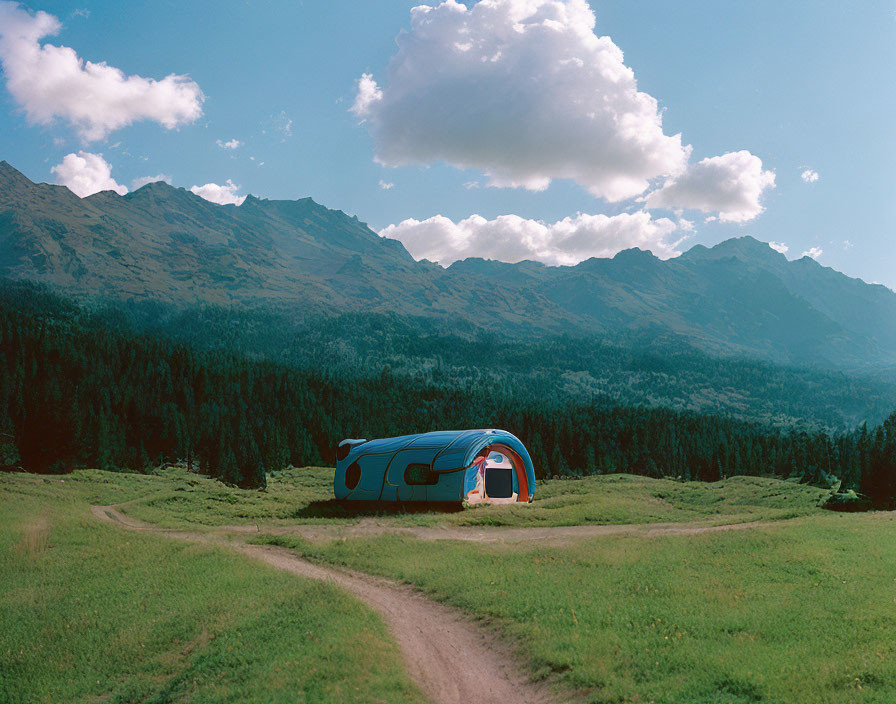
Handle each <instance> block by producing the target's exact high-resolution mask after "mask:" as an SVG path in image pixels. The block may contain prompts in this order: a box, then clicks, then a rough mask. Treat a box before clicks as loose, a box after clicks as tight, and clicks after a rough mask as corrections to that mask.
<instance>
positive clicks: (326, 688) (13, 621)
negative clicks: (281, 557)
mask: <svg viewBox="0 0 896 704" xmlns="http://www.w3.org/2000/svg"><path fill="white" fill-rule="evenodd" d="M169 481H173V480H169ZM158 485H159V478H157V477H145V476H139V475H116V474H109V473H104V472H83V473H80V472H79V473H76V474H74V475H70V476H67V477H63V478H55V477H53V478H49V477H46V478H45V477H35V476H26V475H4V474H0V624H2V628H0V702H3V703H4V704H5V703H6V702H9V703H13V702H48V703H54V704H55V703H56V702H89V703H100V702H104V703H105V702H110V703H115V702H122V703H123V702H146V703H147V704H149V703H153V704H161V703H163V702H172V703H173V702H191V703H201V702H235V703H236V702H247V701H252V702H271V703H274V702H295V701H301V702H309V703H310V702H334V701H368V702H374V701H375V702H412V701H420V700H421V697H420V694H419V692H418V691H417V690H416V688H415V687H414V685H412V684H411V683H410V682H409V680H408V678H407V676H406V674H405V672H404V669H403V666H402V663H401V660H400V655H399V653H398V651H397V648H396V646H395V644H394V643H393V642H392V641H391V639H390V637H389V634H388V633H387V631H386V629H385V627H384V625H383V623H382V621H381V620H380V619H379V617H378V616H376V615H375V614H374V613H372V612H371V611H369V610H368V609H366V608H365V607H363V606H362V605H361V604H359V602H357V601H355V600H354V599H351V598H350V597H348V596H346V595H345V594H344V593H343V592H341V591H340V590H338V589H336V588H334V587H332V586H329V585H326V584H322V583H319V582H313V581H310V580H302V579H299V578H297V577H295V576H293V575H287V574H285V573H281V572H278V571H276V570H273V569H270V568H267V567H265V566H262V565H259V564H257V563H255V562H253V561H251V560H249V559H247V558H245V557H243V556H239V555H237V554H235V553H230V552H228V551H226V550H225V549H221V548H212V547H207V546H199V545H194V544H188V543H181V542H178V541H174V540H170V539H167V538H164V537H160V536H154V535H148V534H139V533H133V532H129V531H125V530H122V529H120V528H118V527H115V526H111V525H106V524H103V523H100V522H99V521H98V520H96V519H95V518H93V517H92V516H91V515H90V513H89V505H90V504H92V503H115V502H119V501H127V500H131V499H135V498H137V497H139V496H145V495H146V494H147V493H152V492H156V491H158V489H159V486H158Z"/></svg>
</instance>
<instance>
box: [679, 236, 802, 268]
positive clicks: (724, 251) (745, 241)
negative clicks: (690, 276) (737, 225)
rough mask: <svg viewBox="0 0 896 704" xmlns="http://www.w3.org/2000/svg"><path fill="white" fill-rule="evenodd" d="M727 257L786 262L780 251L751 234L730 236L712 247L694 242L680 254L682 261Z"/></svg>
mask: <svg viewBox="0 0 896 704" xmlns="http://www.w3.org/2000/svg"><path fill="white" fill-rule="evenodd" d="M728 257H734V258H736V259H739V260H741V261H743V262H746V263H748V264H750V263H762V264H774V265H779V264H785V263H786V262H787V257H785V256H784V255H783V254H781V252H778V251H776V250H774V249H772V247H771V245H770V244H769V243H768V242H762V241H761V240H757V239H756V238H755V237H753V236H751V235H744V236H743V237H732V238H731V239H728V240H724V241H722V242H719V243H718V244H717V245H715V246H713V247H705V246H703V245H702V244H696V245H694V246H693V247H691V248H690V249H689V250H688V251H687V252H685V253H684V254H683V255H682V259H683V260H684V261H688V260H691V261H697V260H709V259H724V258H728Z"/></svg>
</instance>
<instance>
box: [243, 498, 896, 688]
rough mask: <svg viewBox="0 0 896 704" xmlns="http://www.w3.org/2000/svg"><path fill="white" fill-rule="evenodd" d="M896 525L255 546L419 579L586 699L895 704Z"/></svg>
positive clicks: (888, 518) (873, 521)
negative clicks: (546, 542) (556, 541)
mask: <svg viewBox="0 0 896 704" xmlns="http://www.w3.org/2000/svg"><path fill="white" fill-rule="evenodd" d="M894 530H896V518H894V517H893V516H892V515H887V514H879V515H876V516H875V515H864V516H838V515H827V514H826V515H819V516H813V517H807V518H801V519H799V520H797V521H793V522H789V523H786V524H780V525H778V526H773V527H771V528H762V529H750V530H746V531H731V532H723V533H713V534H704V535H691V536H681V535H679V536H665V537H656V538H645V537H636V536H625V537H622V536H615V537H602V538H599V539H589V540H579V541H576V542H574V543H571V544H569V545H567V546H565V547H539V546H538V545H535V544H514V545H508V546H505V545H501V544H471V543H461V542H452V541H438V542H435V543H431V542H430V543H425V544H421V543H419V542H416V541H414V540H412V539H408V538H403V537H399V536H383V537H380V538H370V539H349V540H338V541H334V542H331V543H329V544H326V545H319V544H311V543H308V542H305V541H303V540H302V539H300V538H297V537H295V536H282V537H277V538H260V539H259V542H273V543H277V544H280V545H285V546H287V547H291V548H293V549H295V550H296V551H298V552H299V553H300V554H302V555H304V556H305V557H307V558H309V559H312V560H317V561H321V562H327V563H332V564H337V565H344V566H347V567H351V568H353V569H358V570H363V571H365V572H370V573H375V574H381V575H384V576H388V577H392V578H395V579H399V580H402V581H406V582H408V583H411V584H414V585H416V586H417V587H419V588H420V589H422V590H423V591H425V592H427V593H429V594H430V595H432V596H433V597H435V598H436V599H438V600H441V601H445V602H447V603H450V604H453V605H455V606H457V607H459V608H461V609H463V610H465V611H467V612H469V613H471V614H474V615H476V616H477V617H479V618H482V619H485V620H487V621H489V622H490V623H492V624H493V625H495V626H497V627H498V628H499V629H500V630H501V631H502V632H504V633H505V634H506V635H507V636H508V638H509V640H510V641H511V642H514V643H519V644H520V647H521V650H522V653H523V655H524V656H525V658H526V659H527V660H528V661H529V662H530V664H531V668H532V671H533V672H534V673H536V675H537V676H547V675H549V674H554V675H556V676H558V677H559V678H560V681H561V683H562V684H564V685H566V686H568V687H571V688H574V689H577V690H584V691H587V692H588V698H587V700H588V701H590V702H595V703H597V702H601V703H607V704H609V703H611V702H614V703H621V702H632V703H634V702H641V703H644V702H655V703H656V704H748V703H755V702H781V703H793V704H816V703H817V704H822V703H824V704H828V703H830V704H851V703H856V704H858V703H863V704H870V703H872V702H874V703H881V704H883V703H884V702H888V703H892V702H894V701H896V639H894V634H896V541H894V540H893V535H894Z"/></svg>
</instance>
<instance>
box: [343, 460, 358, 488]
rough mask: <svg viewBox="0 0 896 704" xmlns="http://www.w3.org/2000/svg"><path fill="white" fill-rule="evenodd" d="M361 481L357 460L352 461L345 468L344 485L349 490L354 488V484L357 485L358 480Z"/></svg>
mask: <svg viewBox="0 0 896 704" xmlns="http://www.w3.org/2000/svg"><path fill="white" fill-rule="evenodd" d="M360 481H361V467H360V466H359V465H358V463H357V462H352V463H351V464H350V465H349V466H348V469H346V470H345V487H346V489H348V490H349V491H352V490H354V488H355V487H356V486H358V482H360Z"/></svg>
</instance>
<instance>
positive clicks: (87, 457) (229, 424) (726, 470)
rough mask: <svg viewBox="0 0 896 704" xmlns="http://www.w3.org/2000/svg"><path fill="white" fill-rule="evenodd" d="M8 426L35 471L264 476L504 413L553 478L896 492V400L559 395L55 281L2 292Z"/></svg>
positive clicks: (0, 369) (486, 422) (0, 344)
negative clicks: (231, 341) (239, 347)
mask: <svg viewBox="0 0 896 704" xmlns="http://www.w3.org/2000/svg"><path fill="white" fill-rule="evenodd" d="M0 349H2V357H0V432H2V433H5V434H6V436H8V437H10V438H12V442H13V443H14V445H15V448H16V451H17V453H18V456H19V462H20V463H21V465H22V466H23V467H24V468H25V469H27V470H29V471H35V472H67V471H71V470H72V469H74V468H77V467H100V468H105V469H134V470H144V469H146V468H148V467H153V466H157V465H159V464H161V463H163V462H168V461H175V460H183V461H186V462H188V463H190V465H191V466H192V467H193V468H194V469H195V470H196V471H200V472H202V473H205V474H208V475H210V476H212V477H217V478H220V479H221V480H222V481H225V482H227V483H229V484H233V485H238V486H241V487H245V488H254V487H261V486H264V484H265V477H266V474H267V473H268V472H270V471H272V470H277V469H281V468H283V467H285V466H288V465H293V466H306V465H315V464H321V463H327V464H332V463H333V462H334V461H335V450H334V448H335V445H336V444H337V443H338V442H339V440H341V439H342V438H344V437H367V438H374V437H387V436H391V435H402V434H407V433H413V432H425V431H429V430H437V429H451V428H474V427H500V428H505V429H507V430H510V431H511V432H513V433H515V434H516V435H518V436H519V437H520V438H521V439H522V440H523V442H524V443H525V444H526V445H527V447H528V449H529V451H530V453H531V455H532V458H533V461H534V463H535V467H536V474H537V476H538V477H539V478H544V477H548V476H554V475H557V476H583V475H589V474H597V473H613V472H629V473H634V474H643V475H649V476H654V477H679V478H682V479H696V480H703V481H715V480H718V479H720V478H723V477H728V476H732V475H760V474H769V473H773V474H776V475H778V476H782V477H799V478H801V479H803V480H805V481H811V482H816V483H825V482H827V481H828V480H829V479H830V478H832V477H838V478H840V479H841V480H842V484H843V486H844V488H854V489H857V490H859V491H862V492H863V493H866V494H868V495H869V496H871V497H872V499H873V500H874V501H875V504H876V505H878V506H890V505H893V504H894V502H896V413H894V414H893V415H891V416H890V417H889V419H887V420H886V421H885V422H883V423H882V424H881V425H880V426H878V427H874V428H867V427H864V426H863V427H861V428H860V429H858V430H855V431H851V432H841V433H836V434H835V433H826V432H822V431H813V432H808V431H805V430H797V429H790V430H782V429H780V428H775V427H772V426H770V425H766V424H761V423H756V422H746V421H743V420H738V419H735V418H732V417H726V416H722V415H717V414H706V413H695V412H688V411H679V410H670V409H666V408H651V407H641V406H621V405H618V403H617V402H615V401H612V400H611V399H608V398H604V397H599V396H594V397H591V398H589V399H583V398H581V397H580V396H573V397H568V398H564V397H563V396H562V395H553V396H550V397H547V398H546V397H544V396H543V395H541V394H539V393H537V389H536V390H534V391H533V390H532V389H529V388H527V386H526V385H525V384H514V383H511V382H508V383H507V384H502V383H500V382H495V381H494V380H493V379H491V380H488V379H483V380H478V379H476V378H474V377H471V378H468V379H466V380H464V381H458V380H456V379H450V380H447V381H444V382H441V383H440V382H439V381H438V380H437V379H434V378H433V377H432V376H431V375H430V376H425V377H424V376H421V375H412V374H406V373H394V372H393V371H392V369H391V368H390V367H389V366H382V367H380V368H378V369H375V370H365V369H362V368H357V369H351V368H347V367H345V366H344V365H342V366H339V367H337V368H331V367H329V366H327V365H321V366H319V367H314V366H306V367H302V368H297V367H294V366H291V365H286V364H281V363H276V362H271V361H265V360H257V359H255V360H253V359H249V358H247V357H246V356H245V355H242V354H236V353H231V352H228V351H226V350H211V349H197V348H196V347H194V346H191V345H185V344H177V343H173V342H171V341H169V340H167V339H165V338H163V337H159V336H157V335H153V336H148V335H137V334H133V332H131V331H128V330H120V329H116V327H115V326H114V325H111V324H109V325H105V326H96V325H89V326H88V325H85V324H84V323H83V322H82V319H81V317H80V314H79V312H78V309H77V308H76V307H74V306H72V305H69V304H67V303H65V301H64V300H60V299H57V298H55V297H52V296H46V297H45V298H40V297H37V298H35V297H33V296H31V297H29V299H28V300H27V301H24V300H17V298H16V297H15V296H7V297H6V298H5V299H3V300H2V301H0Z"/></svg>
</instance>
